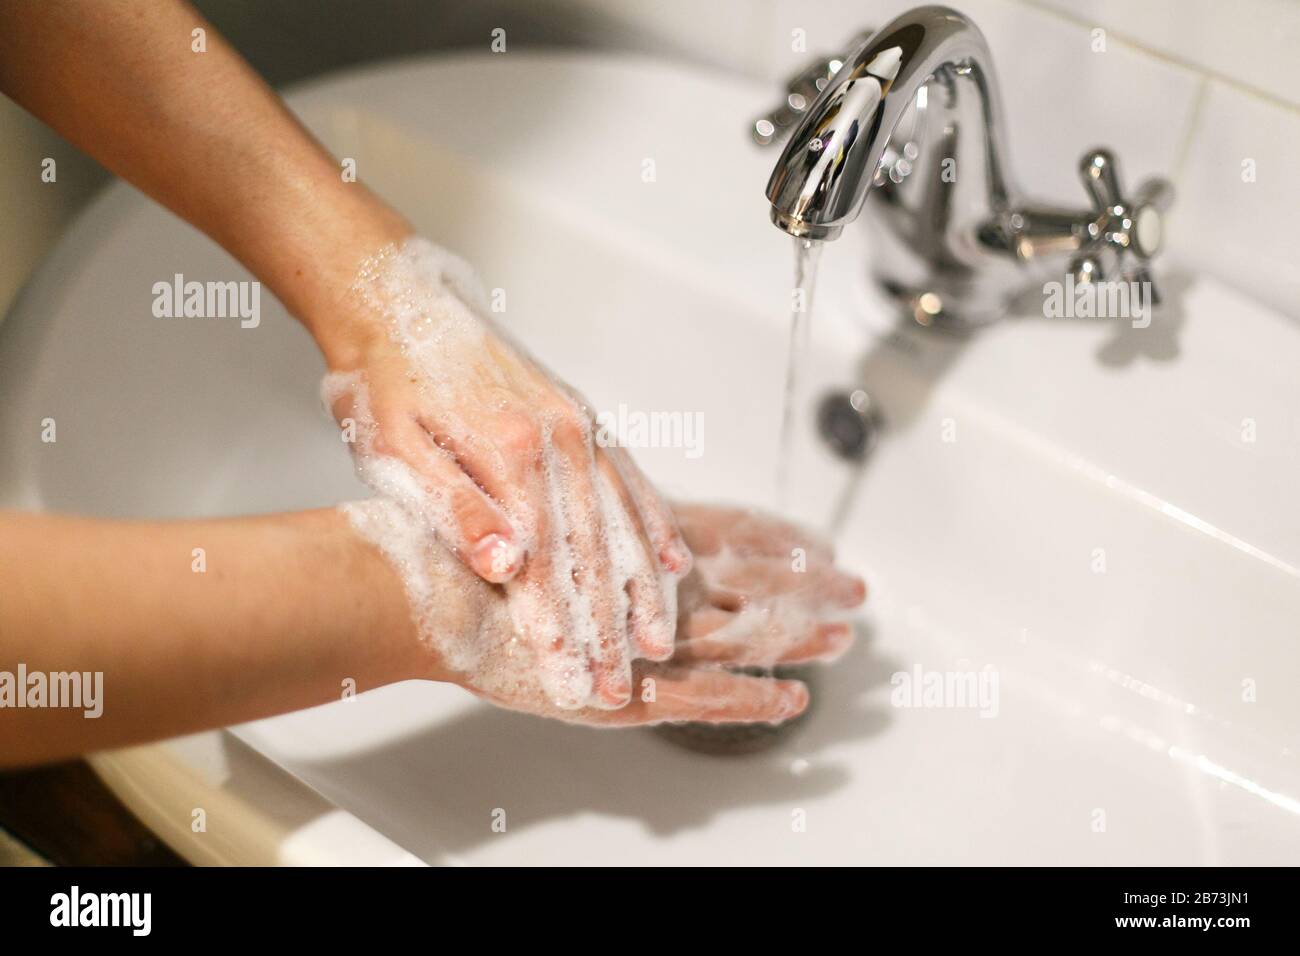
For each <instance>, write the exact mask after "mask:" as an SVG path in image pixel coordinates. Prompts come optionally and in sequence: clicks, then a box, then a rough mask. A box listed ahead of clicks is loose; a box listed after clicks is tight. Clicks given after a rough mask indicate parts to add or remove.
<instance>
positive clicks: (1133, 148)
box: [767, 0, 1198, 206]
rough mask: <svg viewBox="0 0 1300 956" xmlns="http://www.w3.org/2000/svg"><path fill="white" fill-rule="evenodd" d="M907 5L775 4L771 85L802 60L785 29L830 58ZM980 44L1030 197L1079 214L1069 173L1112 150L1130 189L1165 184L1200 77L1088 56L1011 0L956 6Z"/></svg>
mask: <svg viewBox="0 0 1300 956" xmlns="http://www.w3.org/2000/svg"><path fill="white" fill-rule="evenodd" d="M913 6H915V4H914V3H912V2H907V0H884V2H877V3H871V4H863V3H860V2H858V3H854V2H851V0H825V2H816V3H808V2H801V0H777V3H776V8H775V12H774V15H773V17H772V21H771V33H770V34H769V37H768V42H767V51H768V52H767V56H768V63H769V75H771V76H772V78H773V80H774V82H778V81H779V79H778V78H780V79H783V78H784V77H785V76H787V75H788V74H789V73H791V72H793V70H794V69H797V67H798V64H800V63H802V62H806V61H807V59H808V57H806V56H802V55H798V54H794V53H792V52H791V51H790V35H791V30H792V29H794V28H796V27H798V28H802V29H805V30H806V31H807V45H808V49H809V50H810V51H820V50H822V49H824V48H829V49H831V50H834V49H836V48H838V47H839V46H840V45H841V44H842V42H843V41H844V39H845V38H847V37H850V36H852V35H853V34H854V33H855V32H857V31H858V30H859V29H861V28H862V27H863V26H872V27H880V26H883V25H884V24H885V23H886V22H888V21H889V20H890V19H892V18H893V17H894V16H895V15H897V14H898V13H900V12H902V11H903V10H906V9H909V8H911V7H913ZM955 6H956V7H957V9H959V10H961V11H962V12H963V13H966V14H967V15H969V16H970V17H971V19H972V20H974V21H975V23H976V24H977V25H978V26H979V28H980V29H981V30H982V31H983V32H984V35H985V36H986V37H987V39H988V42H989V46H990V48H991V49H992V51H993V65H994V69H995V70H996V72H997V74H998V78H999V82H1000V84H1001V88H1002V99H1003V104H1004V106H1005V113H1006V118H1007V125H1008V135H1009V139H1010V149H1011V163H1012V169H1013V170H1014V171H1015V174H1016V178H1017V180H1018V181H1019V182H1020V184H1021V186H1022V187H1023V188H1024V189H1025V190H1027V191H1028V193H1029V194H1030V195H1033V196H1036V197H1041V198H1043V199H1048V200H1051V201H1054V202H1059V203H1065V204H1068V205H1071V206H1074V205H1078V206H1083V205H1084V204H1085V201H1086V197H1085V193H1084V191H1083V187H1082V186H1081V185H1080V182H1079V176H1078V173H1077V169H1078V163H1079V159H1080V157H1081V156H1082V155H1083V153H1084V152H1085V151H1086V150H1088V149H1090V148H1092V147H1095V146H1109V147H1111V148H1112V149H1114V151H1115V153H1116V155H1117V156H1118V158H1119V162H1120V172H1121V175H1122V176H1123V177H1124V179H1125V180H1126V182H1127V183H1128V184H1129V185H1130V186H1132V185H1133V184H1135V183H1137V182H1138V181H1139V180H1140V179H1143V178H1146V177H1147V176H1151V175H1163V176H1169V175H1171V173H1172V172H1173V170H1174V168H1175V166H1176V165H1177V159H1178V156H1179V150H1180V147H1181V145H1182V144H1183V143H1184V142H1185V141H1186V136H1187V131H1188V130H1189V128H1190V122H1191V117H1192V110H1193V106H1194V103H1195V99H1196V91H1197V86H1198V77H1197V75H1196V74H1195V73H1193V72H1192V71H1189V70H1186V69H1182V68H1180V67H1177V66H1173V65H1171V64H1168V63H1166V62H1163V61H1160V60H1158V59H1156V58H1154V57H1151V56H1149V55H1146V54H1143V53H1140V52H1137V51H1135V50H1133V49H1131V48H1126V47H1124V46H1123V45H1121V44H1113V43H1112V44H1108V46H1107V49H1106V51H1105V52H1101V53H1098V52H1093V49H1092V43H1091V40H1092V37H1091V34H1090V32H1089V31H1088V30H1087V29H1085V28H1084V27H1082V26H1080V25H1079V24H1076V23H1072V22H1069V21H1067V20H1065V19H1063V18H1062V17H1059V16H1057V15H1056V14H1054V13H1050V12H1045V11H1043V10H1040V9H1036V8H1034V7H1030V6H1027V5H1025V4H1023V3H1018V2H1013V0H958V2H957V3H955Z"/></svg>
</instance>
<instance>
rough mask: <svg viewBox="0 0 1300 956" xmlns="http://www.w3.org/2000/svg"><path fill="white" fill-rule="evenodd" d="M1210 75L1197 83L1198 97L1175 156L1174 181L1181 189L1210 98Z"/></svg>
mask: <svg viewBox="0 0 1300 956" xmlns="http://www.w3.org/2000/svg"><path fill="white" fill-rule="evenodd" d="M1211 82H1212V81H1211V79H1210V77H1208V76H1202V77H1201V78H1200V82H1198V83H1197V85H1196V97H1195V99H1193V100H1192V111H1191V115H1190V116H1188V118H1187V130H1186V132H1184V133H1183V140H1182V142H1181V143H1179V144H1178V152H1177V154H1176V155H1175V156H1174V168H1173V175H1172V179H1173V183H1174V188H1175V189H1178V190H1181V189H1182V186H1183V174H1184V173H1185V172H1186V171H1187V164H1188V162H1189V161H1190V160H1191V156H1192V145H1193V144H1194V143H1195V142H1196V135H1197V133H1199V132H1200V129H1201V120H1202V117H1203V116H1204V114H1205V104H1206V102H1207V101H1208V100H1209V98H1210V83H1211Z"/></svg>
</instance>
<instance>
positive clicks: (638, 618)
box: [322, 239, 691, 709]
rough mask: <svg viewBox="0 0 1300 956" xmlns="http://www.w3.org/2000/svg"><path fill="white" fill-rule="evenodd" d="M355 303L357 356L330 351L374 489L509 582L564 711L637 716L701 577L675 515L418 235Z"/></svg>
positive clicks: (338, 393) (373, 275) (465, 274)
mask: <svg viewBox="0 0 1300 956" xmlns="http://www.w3.org/2000/svg"><path fill="white" fill-rule="evenodd" d="M354 293H355V300H356V301H355V302H354V303H352V306H351V308H353V310H354V313H355V315H356V316H357V319H356V321H352V322H349V323H347V324H346V325H345V324H342V323H340V324H337V325H335V326H333V327H332V328H333V329H336V330H337V329H347V332H346V335H347V337H348V339H349V343H348V347H346V348H342V347H340V343H339V342H338V341H337V340H335V341H332V342H330V343H328V347H326V345H325V343H322V348H323V350H324V351H325V353H326V355H327V356H331V364H332V366H333V368H334V373H335V374H332V375H331V376H330V377H329V378H327V381H326V386H325V395H326V399H327V401H328V402H329V404H330V406H331V408H332V410H333V412H334V414H335V416H336V417H337V418H338V419H339V420H340V422H341V423H344V424H345V427H346V424H347V422H348V421H349V420H351V421H353V422H354V423H355V431H356V434H355V442H354V444H353V450H354V453H355V455H356V458H357V462H358V469H359V471H360V473H361V476H362V478H363V479H364V480H365V481H366V482H367V483H368V484H369V485H370V486H371V487H372V488H373V489H374V490H375V491H376V492H378V493H379V494H381V495H383V496H385V497H388V498H392V499H394V500H396V501H399V502H401V503H402V504H403V506H404V507H405V508H406V509H407V510H408V511H409V512H411V513H412V514H414V515H416V516H418V518H419V520H421V521H422V522H424V523H425V524H426V525H427V526H428V527H430V528H431V529H432V530H433V531H434V532H435V533H436V534H437V536H438V537H439V539H440V540H441V541H442V542H443V543H444V544H445V545H446V546H447V547H448V548H450V549H451V551H452V552H454V553H455V554H456V556H457V557H458V558H459V559H460V560H461V562H463V563H464V564H465V565H466V566H467V567H469V568H470V569H471V570H472V571H473V572H474V573H476V574H477V575H478V576H479V577H481V578H482V579H483V580H484V581H488V582H494V583H504V584H505V595H506V598H507V604H508V607H509V610H510V612H511V619H512V622H513V627H512V633H517V634H518V635H520V637H521V638H522V640H523V642H524V644H525V645H527V647H528V648H529V650H530V652H531V653H532V654H534V655H535V657H536V669H537V673H538V675H539V679H540V683H541V686H542V688H543V689H544V691H545V692H546V696H547V698H548V699H549V700H550V702H551V703H552V704H554V705H556V706H558V707H560V708H566V709H575V708H581V707H587V706H595V707H604V708H619V707H623V706H624V705H625V704H627V703H628V701H629V699H630V697H631V694H632V670H631V662H632V660H633V659H636V658H644V659H649V660H663V659H664V658H666V657H668V655H669V654H671V653H672V649H673V637H674V625H675V620H676V612H675V592H676V585H677V581H678V579H679V578H680V577H681V576H683V575H684V574H685V573H686V572H687V571H689V569H690V566H691V555H690V551H689V549H688V548H687V547H686V545H685V543H684V541H683V539H682V537H681V535H680V533H679V532H678V530H677V526H676V522H675V520H674V518H673V514H672V512H671V511H670V510H669V509H668V507H667V506H666V505H665V504H664V503H663V501H661V500H660V498H659V496H658V495H657V494H656V492H655V491H654V489H653V488H652V487H651V485H650V484H649V482H648V481H646V479H645V478H644V477H643V476H642V475H641V473H640V472H639V471H638V470H637V469H636V467H635V465H633V464H632V462H631V460H630V459H629V458H628V457H627V456H626V454H623V453H621V452H620V451H619V450H618V449H604V448H600V447H597V446H596V444H595V442H594V440H593V428H592V419H593V415H592V413H591V411H590V410H589V409H588V408H587V407H586V406H585V404H584V403H583V402H582V401H581V399H580V398H578V397H577V396H576V394H575V393H574V392H572V391H571V390H570V389H569V388H568V387H567V386H565V385H563V384H562V383H560V382H558V381H556V380H555V379H554V378H552V377H551V376H550V375H549V374H548V373H547V372H546V371H545V370H544V369H543V368H542V367H541V366H540V365H538V364H537V363H536V362H535V361H533V360H532V359H531V358H529V357H528V356H527V355H526V354H525V353H524V352H523V351H522V350H521V349H520V348H518V347H516V346H515V345H513V344H512V343H511V342H509V341H507V340H506V338H505V337H504V336H503V335H502V334H501V333H500V331H499V330H497V329H496V328H495V327H494V326H493V324H492V323H491V321H490V320H489V319H488V317H487V316H488V310H487V308H486V307H485V303H484V298H485V297H484V296H483V293H482V291H481V289H480V288H479V286H478V283H477V280H476V279H475V277H474V276H473V273H472V272H471V270H470V268H469V267H468V266H467V265H466V264H465V263H464V262H463V261H461V260H460V259H457V258H456V257H454V256H451V255H450V254H448V253H446V252H444V251H442V250H440V249H438V248H437V247H435V246H433V245H432V244H431V243H428V242H427V241H425V240H422V239H412V240H408V241H407V242H406V243H404V244H403V245H401V246H400V247H398V246H392V247H389V248H388V249H387V250H386V251H385V252H384V253H382V254H381V255H380V256H377V257H375V258H374V259H372V260H371V261H370V262H369V263H367V265H366V266H365V267H364V268H363V270H362V273H361V276H360V278H359V280H358V282H357V284H356V286H355V289H354ZM336 334H337V333H336ZM338 356H342V358H341V359H338V358H335V357H338Z"/></svg>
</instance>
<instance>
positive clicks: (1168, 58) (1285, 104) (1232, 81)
mask: <svg viewBox="0 0 1300 956" xmlns="http://www.w3.org/2000/svg"><path fill="white" fill-rule="evenodd" d="M1011 2H1013V3H1020V4H1023V5H1024V6H1026V7H1029V8H1030V9H1032V10H1037V11H1038V12H1039V13H1042V14H1046V15H1048V16H1053V17H1056V18H1057V19H1060V20H1064V21H1065V22H1067V23H1072V24H1074V25H1075V26H1078V27H1082V28H1084V29H1089V30H1091V29H1096V28H1101V29H1104V30H1105V31H1106V34H1107V37H1108V38H1110V39H1115V40H1117V41H1119V42H1120V43H1122V44H1123V45H1124V46H1127V47H1129V48H1130V49H1132V50H1134V51H1136V52H1138V53H1142V54H1144V55H1145V56H1149V57H1151V58H1152V59H1154V60H1159V61H1160V62H1162V63H1165V64H1167V65H1169V66H1174V67H1178V68H1179V69H1182V70H1187V71H1188V72H1191V73H1195V74H1197V75H1198V76H1199V77H1201V78H1203V79H1205V80H1213V81H1214V82H1216V83H1222V84H1223V85H1224V86H1228V87H1231V88H1232V89H1234V90H1236V91H1237V92H1239V93H1245V94H1246V95H1248V96H1253V97H1256V98H1257V99H1260V100H1263V101H1264V102H1265V103H1267V104H1268V105H1270V106H1273V107H1276V108H1277V109H1282V110H1285V111H1286V112H1288V113H1295V114H1300V103H1292V102H1290V101H1289V100H1286V99H1283V98H1282V97H1280V96H1278V95H1277V94H1276V93H1270V92H1269V91H1268V90H1262V89H1260V88H1259V87H1257V86H1252V85H1251V84H1249V83H1244V82H1242V81H1241V80H1238V79H1236V78H1235V77H1231V76H1229V75H1228V74H1226V73H1222V72H1220V71H1218V70H1215V69H1212V68H1210V67H1205V66H1201V65H1200V64H1199V63H1195V62H1193V61H1191V60H1186V59H1183V58H1182V57H1179V56H1175V55H1173V54H1171V53H1166V52H1164V51H1163V50H1157V49H1155V48H1154V47H1150V46H1147V45H1146V44H1145V43H1143V42H1142V41H1141V40H1138V39H1135V38H1134V37H1131V36H1129V35H1128V34H1127V33H1124V32H1123V31H1120V30H1115V29H1112V28H1111V27H1107V26H1104V25H1103V24H1101V23H1097V22H1095V21H1093V20H1089V19H1088V18H1087V17H1083V16H1079V15H1078V14H1075V13H1070V12H1067V11H1065V10H1062V9H1060V8H1059V7H1056V6H1053V5H1051V4H1048V3H1045V2H1044V0H1011Z"/></svg>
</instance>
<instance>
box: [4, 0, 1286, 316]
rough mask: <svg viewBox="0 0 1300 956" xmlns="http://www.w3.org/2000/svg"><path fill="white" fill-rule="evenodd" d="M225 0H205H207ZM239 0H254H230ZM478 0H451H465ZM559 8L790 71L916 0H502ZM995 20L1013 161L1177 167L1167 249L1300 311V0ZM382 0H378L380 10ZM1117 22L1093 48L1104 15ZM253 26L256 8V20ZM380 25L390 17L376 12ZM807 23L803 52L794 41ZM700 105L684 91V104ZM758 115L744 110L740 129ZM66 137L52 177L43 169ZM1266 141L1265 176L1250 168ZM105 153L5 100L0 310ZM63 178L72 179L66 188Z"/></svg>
mask: <svg viewBox="0 0 1300 956" xmlns="http://www.w3.org/2000/svg"><path fill="white" fill-rule="evenodd" d="M222 2H223V0H206V2H205V8H210V7H214V6H217V5H219V4H220V3H222ZM225 2H229V3H232V4H234V3H237V2H241V0H225ZM476 2H478V0H446V2H444V3H443V4H442V5H441V7H440V10H442V11H445V12H446V11H448V8H451V7H454V6H455V4H456V3H463V4H465V5H466V10H469V9H470V6H471V5H472V4H474V3H476ZM512 2H513V3H517V4H518V9H519V16H520V17H521V18H522V17H527V18H529V19H531V20H536V19H537V18H538V17H539V16H544V17H546V18H548V21H549V22H552V23H553V24H554V25H555V26H556V28H557V31H558V30H559V28H561V27H563V30H564V32H566V33H567V34H569V35H571V36H573V37H575V38H577V39H580V40H585V41H586V42H589V43H595V44H601V45H607V46H611V47H616V48H620V49H639V50H648V51H653V52H656V53H658V54H661V55H666V56H673V57H678V58H681V59H684V60H689V61H691V62H694V63H698V64H704V65H707V66H709V67H712V68H717V69H725V70H731V71H735V72H740V73H743V74H746V75H749V76H752V77H755V78H756V79H759V80H762V81H765V82H770V83H771V84H772V89H773V95H774V102H775V97H776V96H779V91H780V83H781V81H782V80H783V79H784V77H786V76H787V75H788V74H790V73H791V72H793V71H794V70H796V69H798V68H799V66H800V65H801V64H803V63H804V62H806V61H807V59H808V58H809V57H811V56H812V55H814V54H816V53H818V52H822V51H834V50H836V49H839V48H841V47H842V46H843V45H844V44H845V42H846V40H847V39H848V38H849V37H851V36H852V35H853V34H855V33H857V32H858V31H859V30H861V29H862V28H864V27H878V26H881V25H883V24H884V23H885V22H887V21H888V20H889V19H891V18H892V17H893V16H895V15H897V14H898V13H900V12H901V11H903V10H905V9H907V8H908V7H911V6H914V5H915V3H914V2H913V0H706V2H705V0H656V2H644V0H550V2H548V3H547V4H545V5H538V4H535V3H533V2H531V0H502V2H500V3H498V4H497V6H496V8H495V9H496V10H497V11H500V13H501V16H502V17H503V18H504V19H505V20H506V21H507V22H506V23H505V24H504V25H506V26H507V27H509V26H510V23H509V22H508V20H509V16H510V13H509V11H510V10H511V9H513V7H512ZM950 4H951V5H952V6H955V7H957V8H958V9H960V10H962V11H963V12H965V13H967V14H969V15H970V16H971V17H972V18H973V19H974V20H975V22H976V23H978V24H979V25H980V27H981V29H983V30H984V32H985V35H986V36H987V37H988V40H989V44H990V46H991V47H992V49H993V54H994V63H995V67H996V69H997V71H998V74H999V76H1000V79H1001V84H1002V88H1003V98H1004V100H1005V106H1006V112H1007V120H1008V123H1009V126H1010V130H1009V135H1010V140H1011V152H1012V160H1013V163H1014V168H1015V171H1016V174H1017V177H1018V179H1019V180H1020V182H1021V184H1022V185H1023V186H1024V187H1025V188H1026V189H1028V190H1029V191H1031V192H1033V193H1035V194H1038V195H1041V196H1042V197H1043V198H1046V199H1051V200H1055V201H1058V202H1064V203H1078V202H1082V199H1083V193H1082V189H1081V187H1080V186H1079V184H1078V181H1077V174H1076V173H1075V167H1076V164H1077V160H1078V157H1079V155H1080V154H1081V153H1082V152H1083V151H1084V150H1086V149H1088V148H1090V147H1092V146H1095V145H1108V146H1111V147H1112V148H1114V149H1115V151H1116V153H1117V155H1118V156H1119V157H1120V161H1121V174H1122V175H1123V177H1124V178H1125V179H1126V180H1127V182H1128V184H1129V185H1130V187H1131V186H1132V185H1134V184H1136V182H1137V181H1138V180H1140V179H1141V178H1143V177H1145V176H1148V175H1152V174H1160V175H1164V176H1167V177H1169V178H1171V179H1173V180H1174V182H1175V185H1176V186H1177V188H1178V193H1179V195H1178V200H1177V203H1176V206H1175V212H1174V217H1173V218H1172V219H1171V229H1170V246H1171V249H1170V253H1171V256H1173V257H1177V258H1179V259H1181V260H1183V261H1185V262H1187V263H1189V264H1191V265H1192V266H1194V267H1195V268H1198V269H1204V270H1207V271H1209V272H1212V273H1214V274H1216V275H1218V276H1219V277H1220V278H1222V279H1224V280H1226V281H1228V282H1231V283H1234V284H1236V285H1238V286H1239V287H1241V288H1243V289H1244V290H1246V291H1247V292H1248V293H1250V294H1252V295H1254V296H1255V297H1257V298H1259V299H1262V300H1264V301H1266V302H1268V303H1270V304H1272V305H1274V306H1276V307H1278V308H1281V309H1283V310H1284V311H1285V312H1287V313H1288V314H1289V315H1291V316H1293V317H1295V318H1297V319H1300V279H1298V278H1297V274H1296V273H1297V269H1298V268H1300V254H1298V253H1300V241H1298V240H1297V238H1296V234H1297V226H1298V225H1300V187H1297V185H1296V183H1295V181H1294V179H1293V178H1291V177H1294V175H1295V173H1294V172H1293V170H1295V169H1296V166H1297V163H1296V160H1295V157H1296V156H1297V155H1300V82H1298V81H1297V80H1296V79H1295V74H1296V66H1297V62H1300V56H1297V52H1296V51H1297V50H1300V0H950ZM381 9H382V5H381V4H377V5H376V16H377V17H378V16H379V15H380V10H381ZM1098 27H1100V28H1102V29H1104V30H1105V31H1106V41H1107V42H1106V50H1105V52H1104V53H1097V52H1094V51H1093V47H1092V40H1093V36H1092V31H1093V30H1094V29H1095V28H1098ZM252 28H256V24H252ZM376 29H381V27H379V26H377V27H376ZM796 29H798V30H802V31H804V32H803V34H802V38H803V41H804V44H805V46H806V52H802V51H798V50H795V49H793V48H792V45H793V40H794V37H793V36H792V31H794V30H796ZM687 105H688V104H684V108H686V106H687ZM746 119H748V118H747V117H737V118H736V122H737V126H738V128H740V127H741V126H743V124H744V122H745V121H746ZM52 150H59V151H60V155H62V156H63V157H64V159H66V160H67V163H66V169H67V173H66V176H67V178H66V179H64V176H65V174H64V173H63V172H62V170H63V169H64V168H65V163H63V162H61V163H60V170H61V173H60V178H61V183H62V185H60V187H58V190H57V192H55V193H53V194H51V193H50V192H49V191H46V192H41V191H38V190H36V189H35V188H34V187H35V186H37V185H39V182H38V180H36V179H35V178H34V175H33V172H32V171H33V170H34V169H36V165H35V164H39V160H40V157H41V156H42V155H47V154H50V153H51V151H52ZM1252 157H1253V158H1255V159H1256V161H1257V170H1258V178H1257V182H1255V183H1253V184H1246V183H1242V182H1241V180H1240V163H1241V160H1242V159H1244V158H1252ZM99 175H101V174H98V173H97V172H96V167H94V166H93V164H90V163H88V162H87V161H86V160H84V158H81V157H79V156H77V154H76V153H75V151H72V150H71V149H70V148H69V147H66V145H65V144H62V142H61V141H59V140H57V138H56V137H53V136H52V135H51V134H48V133H45V132H44V131H43V130H41V129H40V128H39V127H38V125H37V124H35V122H34V121H33V120H31V119H30V118H29V117H26V116H25V114H22V113H21V111H19V110H17V108H16V107H13V106H12V105H11V104H8V103H7V102H5V101H3V100H0V203H4V204H5V205H0V221H3V222H4V224H5V233H4V235H3V236H0V314H2V313H3V310H4V308H6V307H7V305H8V302H9V301H10V299H11V297H12V294H13V293H14V291H15V290H16V289H17V286H18V284H19V283H20V282H21V281H22V278H23V277H24V276H25V275H26V273H27V271H28V270H29V269H30V267H31V266H32V265H33V264H34V262H35V261H36V260H37V258H39V256H40V255H41V254H42V253H43V252H44V250H45V249H46V248H48V246H49V244H50V242H51V240H52V239H53V237H54V236H55V235H57V233H58V231H59V230H60V229H61V228H62V226H63V224H64V223H65V222H66V221H67V219H68V218H69V216H70V214H71V213H72V212H73V211H75V209H76V208H77V206H78V205H80V203H81V202H82V201H83V200H84V198H85V196H86V195H88V194H89V192H90V191H91V188H92V186H93V185H94V184H97V182H98V181H99V180H98V178H97V177H98V176H99ZM65 187H66V188H65Z"/></svg>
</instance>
